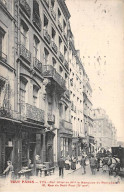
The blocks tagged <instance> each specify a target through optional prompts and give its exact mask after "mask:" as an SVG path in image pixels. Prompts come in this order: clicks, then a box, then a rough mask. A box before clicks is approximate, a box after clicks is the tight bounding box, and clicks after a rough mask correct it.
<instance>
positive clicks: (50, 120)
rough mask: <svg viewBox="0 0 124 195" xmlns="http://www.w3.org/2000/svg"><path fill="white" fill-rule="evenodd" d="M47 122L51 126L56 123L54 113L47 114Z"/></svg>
mask: <svg viewBox="0 0 124 195" xmlns="http://www.w3.org/2000/svg"><path fill="white" fill-rule="evenodd" d="M47 121H48V123H49V124H50V125H52V124H54V123H55V115H54V114H52V113H50V112H49V113H47Z"/></svg>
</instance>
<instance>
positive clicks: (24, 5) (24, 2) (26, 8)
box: [20, 0, 31, 18]
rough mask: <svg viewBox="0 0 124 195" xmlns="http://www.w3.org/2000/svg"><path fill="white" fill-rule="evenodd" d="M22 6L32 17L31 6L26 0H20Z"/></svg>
mask: <svg viewBox="0 0 124 195" xmlns="http://www.w3.org/2000/svg"><path fill="white" fill-rule="evenodd" d="M20 7H21V8H22V9H23V10H24V12H25V13H26V14H27V16H28V17H29V18H30V16H31V8H30V6H29V4H28V3H27V1H26V0H20Z"/></svg>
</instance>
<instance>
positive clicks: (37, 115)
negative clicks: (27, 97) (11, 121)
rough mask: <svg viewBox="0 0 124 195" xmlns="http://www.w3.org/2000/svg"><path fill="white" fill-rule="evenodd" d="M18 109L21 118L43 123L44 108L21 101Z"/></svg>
mask: <svg viewBox="0 0 124 195" xmlns="http://www.w3.org/2000/svg"><path fill="white" fill-rule="evenodd" d="M20 111H21V116H22V119H23V120H32V121H37V122H41V123H44V118H45V117H44V116H45V113H44V110H41V109H39V108H37V107H36V106H33V105H30V104H28V103H21V104H20Z"/></svg>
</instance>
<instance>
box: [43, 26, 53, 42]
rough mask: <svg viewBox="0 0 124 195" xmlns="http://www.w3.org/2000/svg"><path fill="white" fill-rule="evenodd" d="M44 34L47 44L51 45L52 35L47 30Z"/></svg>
mask: <svg viewBox="0 0 124 195" xmlns="http://www.w3.org/2000/svg"><path fill="white" fill-rule="evenodd" d="M43 34H44V38H45V40H46V41H47V43H49V44H50V42H51V37H50V35H49V34H48V31H47V30H46V29H44V30H43Z"/></svg>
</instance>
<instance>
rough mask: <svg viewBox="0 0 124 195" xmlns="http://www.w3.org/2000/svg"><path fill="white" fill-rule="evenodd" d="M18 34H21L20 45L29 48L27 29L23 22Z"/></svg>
mask: <svg viewBox="0 0 124 195" xmlns="http://www.w3.org/2000/svg"><path fill="white" fill-rule="evenodd" d="M20 32H21V44H22V45H24V46H25V47H26V48H27V49H28V48H29V40H28V27H27V25H26V24H25V23H24V22H23V21H21V26H20Z"/></svg>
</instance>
